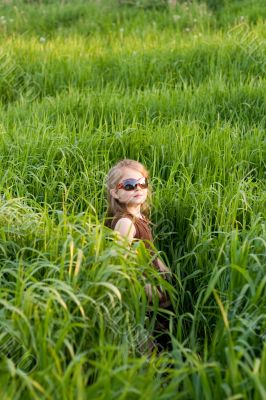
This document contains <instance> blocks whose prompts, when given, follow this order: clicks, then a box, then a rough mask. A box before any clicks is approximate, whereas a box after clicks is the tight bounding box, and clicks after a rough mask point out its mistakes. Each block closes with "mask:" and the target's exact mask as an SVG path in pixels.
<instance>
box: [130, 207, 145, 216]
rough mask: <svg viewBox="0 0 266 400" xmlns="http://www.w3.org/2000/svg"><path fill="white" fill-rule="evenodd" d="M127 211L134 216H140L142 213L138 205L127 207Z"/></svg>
mask: <svg viewBox="0 0 266 400" xmlns="http://www.w3.org/2000/svg"><path fill="white" fill-rule="evenodd" d="M127 211H128V212H129V214H131V215H134V217H137V218H142V215H141V212H140V206H139V207H127Z"/></svg>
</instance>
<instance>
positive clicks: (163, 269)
mask: <svg viewBox="0 0 266 400" xmlns="http://www.w3.org/2000/svg"><path fill="white" fill-rule="evenodd" d="M156 262H157V265H158V267H159V270H160V272H164V273H166V274H171V270H170V269H169V268H168V267H167V266H166V265H165V263H164V262H163V261H162V260H160V258H158V257H157V258H156Z"/></svg>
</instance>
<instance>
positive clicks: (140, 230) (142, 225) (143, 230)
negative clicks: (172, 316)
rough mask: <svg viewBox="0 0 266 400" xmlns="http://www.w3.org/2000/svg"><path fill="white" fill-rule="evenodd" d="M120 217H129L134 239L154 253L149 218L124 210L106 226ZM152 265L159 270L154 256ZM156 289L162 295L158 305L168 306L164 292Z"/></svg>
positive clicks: (112, 226)
mask: <svg viewBox="0 0 266 400" xmlns="http://www.w3.org/2000/svg"><path fill="white" fill-rule="evenodd" d="M121 218H129V219H130V220H131V221H132V223H133V224H134V227H135V229H136V233H135V235H134V239H139V240H143V242H144V244H145V247H146V248H147V249H148V250H149V251H150V253H151V255H154V254H155V253H154V251H153V250H152V248H151V245H150V243H153V237H152V232H151V229H150V227H149V223H150V222H149V220H148V219H147V218H146V217H142V218H137V217H135V216H134V215H132V214H130V213H128V212H125V213H123V214H118V215H116V216H115V217H113V219H112V220H111V221H110V222H109V223H108V226H109V227H110V228H111V229H114V228H115V225H116V223H117V222H118V221H119V220H120V219H121ZM153 265H154V267H155V268H156V269H157V270H158V271H160V268H159V265H158V261H157V258H155V260H154V261H153ZM162 275H163V277H164V278H165V279H167V275H166V274H162ZM157 289H158V290H159V291H160V293H161V294H162V295H163V297H162V298H161V300H160V302H159V305H160V307H163V308H166V307H168V306H169V305H170V304H171V302H170V300H169V298H168V296H167V295H166V294H165V293H162V291H161V289H160V288H159V287H157Z"/></svg>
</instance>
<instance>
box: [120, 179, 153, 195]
mask: <svg viewBox="0 0 266 400" xmlns="http://www.w3.org/2000/svg"><path fill="white" fill-rule="evenodd" d="M143 178H144V179H145V183H138V181H139V180H140V179H143ZM129 181H131V182H132V189H126V188H125V185H126V182H128V183H127V184H130V183H129ZM143 185H144V186H143ZM148 185H149V182H148V179H147V178H145V176H142V177H141V178H139V179H134V178H129V179H125V180H124V181H122V182H120V183H118V184H117V185H116V188H117V189H123V190H125V191H126V192H133V190H136V188H137V187H138V186H140V188H141V189H147V187H148Z"/></svg>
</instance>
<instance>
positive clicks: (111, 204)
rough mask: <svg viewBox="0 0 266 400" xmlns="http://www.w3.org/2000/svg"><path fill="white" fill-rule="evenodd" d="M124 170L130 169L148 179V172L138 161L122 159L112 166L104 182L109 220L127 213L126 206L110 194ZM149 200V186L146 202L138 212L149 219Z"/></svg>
mask: <svg viewBox="0 0 266 400" xmlns="http://www.w3.org/2000/svg"><path fill="white" fill-rule="evenodd" d="M124 168H131V169H134V170H136V171H138V172H140V173H141V174H142V175H143V176H144V177H145V178H149V172H148V170H147V169H146V168H145V167H144V165H143V164H141V163H140V162H138V161H135V160H130V159H124V160H121V161H119V162H118V163H117V164H116V165H114V166H113V167H112V168H111V169H110V171H109V173H108V175H107V180H106V187H107V202H108V210H107V217H109V218H111V217H114V216H116V215H122V214H124V213H125V212H126V211H127V206H126V204H122V203H120V202H119V200H117V199H115V198H114V197H113V196H112V195H111V194H110V190H111V189H114V188H115V187H116V185H117V184H118V183H119V182H120V181H121V178H122V176H123V169H124ZM150 200H151V189H150V186H149V187H148V195H147V200H146V202H145V203H144V204H141V206H140V210H141V213H142V214H143V215H145V216H146V217H147V218H149V214H150Z"/></svg>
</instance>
